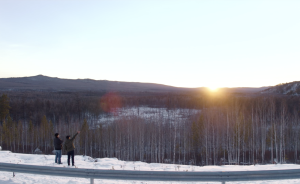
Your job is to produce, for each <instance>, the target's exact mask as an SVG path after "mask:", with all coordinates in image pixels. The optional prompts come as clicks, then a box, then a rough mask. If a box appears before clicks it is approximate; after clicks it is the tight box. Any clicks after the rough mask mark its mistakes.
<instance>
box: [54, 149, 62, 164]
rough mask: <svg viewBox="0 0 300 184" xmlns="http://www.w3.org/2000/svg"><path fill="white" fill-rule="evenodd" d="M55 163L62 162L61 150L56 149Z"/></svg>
mask: <svg viewBox="0 0 300 184" xmlns="http://www.w3.org/2000/svg"><path fill="white" fill-rule="evenodd" d="M55 163H58V164H61V150H55Z"/></svg>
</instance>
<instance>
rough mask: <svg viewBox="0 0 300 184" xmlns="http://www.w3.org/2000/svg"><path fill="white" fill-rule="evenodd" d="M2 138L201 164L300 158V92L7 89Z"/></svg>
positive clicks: (17, 145) (25, 147) (14, 143)
mask: <svg viewBox="0 0 300 184" xmlns="http://www.w3.org/2000/svg"><path fill="white" fill-rule="evenodd" d="M0 96H1V99H0V114H1V120H0V121H1V126H0V132H1V140H0V141H1V142H0V144H1V146H2V148H3V149H8V150H11V151H14V152H25V153H33V152H34V150H35V149H36V148H39V149H41V150H42V152H43V153H46V154H49V153H51V151H52V150H53V143H52V140H53V137H54V133H55V132H59V133H60V135H62V138H64V137H65V136H66V135H68V134H73V133H75V132H76V131H77V130H81V134H80V136H79V139H76V143H75V144H76V151H77V153H76V154H86V155H90V156H94V157H117V158H119V159H122V160H135V161H136V160H141V161H147V162H160V163H181V164H197V165H211V164H213V165H215V164H253V163H274V162H278V163H285V162H288V163H298V160H299V151H300V143H299V141H298V140H299V138H300V135H299V133H298V132H299V129H300V116H299V113H300V108H299V104H300V98H299V97H298V96H287V97H284V96H236V95H234V94H232V93H219V94H218V93H204V92H203V93H192V92H191V93H129V92H124V93H115V92H108V93H105V92H24V91H23V92H18V91H17V92H16V91H10V92H5V93H4V92H2V93H1V94H0Z"/></svg>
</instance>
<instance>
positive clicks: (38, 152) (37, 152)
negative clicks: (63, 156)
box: [33, 148, 43, 154]
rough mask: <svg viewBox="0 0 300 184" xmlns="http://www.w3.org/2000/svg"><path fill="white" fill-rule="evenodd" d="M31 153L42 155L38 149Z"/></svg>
mask: <svg viewBox="0 0 300 184" xmlns="http://www.w3.org/2000/svg"><path fill="white" fill-rule="evenodd" d="M33 153H34V154H42V153H43V152H42V151H41V150H40V149H39V148H36V149H35V150H34V152H33Z"/></svg>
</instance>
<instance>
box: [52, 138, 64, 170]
mask: <svg viewBox="0 0 300 184" xmlns="http://www.w3.org/2000/svg"><path fill="white" fill-rule="evenodd" d="M54 136H55V138H54V141H53V142H54V150H55V163H57V164H62V163H61V149H62V143H63V141H62V140H61V139H60V138H59V133H56V134H55V135H54Z"/></svg>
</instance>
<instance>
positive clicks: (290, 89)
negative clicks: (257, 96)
mask: <svg viewBox="0 0 300 184" xmlns="http://www.w3.org/2000/svg"><path fill="white" fill-rule="evenodd" d="M261 93H269V94H279V95H300V81H294V82H289V83H284V84H278V85H276V86H273V87H270V88H268V89H265V90H263V91H262V92H261Z"/></svg>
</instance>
